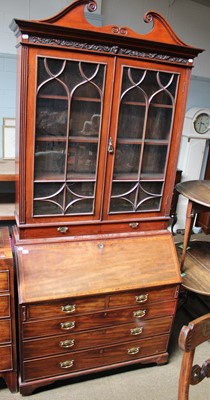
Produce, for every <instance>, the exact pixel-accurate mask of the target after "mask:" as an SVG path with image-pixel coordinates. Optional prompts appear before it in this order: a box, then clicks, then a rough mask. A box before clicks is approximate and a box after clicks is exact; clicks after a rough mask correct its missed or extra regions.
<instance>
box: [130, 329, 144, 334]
mask: <svg viewBox="0 0 210 400" xmlns="http://www.w3.org/2000/svg"><path fill="white" fill-rule="evenodd" d="M130 332H131V335H133V336H136V335H141V333H142V332H143V328H133V329H131V330H130Z"/></svg>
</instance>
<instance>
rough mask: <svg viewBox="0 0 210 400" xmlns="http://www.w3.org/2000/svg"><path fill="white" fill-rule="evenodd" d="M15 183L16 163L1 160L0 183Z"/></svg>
mask: <svg viewBox="0 0 210 400" xmlns="http://www.w3.org/2000/svg"><path fill="white" fill-rule="evenodd" d="M13 181H15V161H14V160H0V182H13Z"/></svg>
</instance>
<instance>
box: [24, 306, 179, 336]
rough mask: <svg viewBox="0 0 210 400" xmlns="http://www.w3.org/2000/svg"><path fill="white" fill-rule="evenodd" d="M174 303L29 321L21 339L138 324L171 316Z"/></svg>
mask: <svg viewBox="0 0 210 400" xmlns="http://www.w3.org/2000/svg"><path fill="white" fill-rule="evenodd" d="M175 309H176V301H174V300H171V301H168V302H162V303H154V304H147V305H141V306H139V305H138V306H135V307H130V308H123V309H116V310H107V311H103V312H97V313H92V314H85V315H78V316H76V315H75V316H68V317H66V316H65V317H63V318H55V319H49V320H45V321H29V322H25V323H23V338H24V339H26V338H33V337H34V338H35V337H43V336H49V335H56V334H61V333H66V334H69V332H71V331H73V332H74V331H84V330H88V329H90V330H92V329H95V328H100V327H101V328H102V327H104V326H112V325H118V324H122V323H128V322H134V323H136V322H138V321H140V320H144V319H150V318H156V317H163V316H167V315H173V314H174V312H175Z"/></svg>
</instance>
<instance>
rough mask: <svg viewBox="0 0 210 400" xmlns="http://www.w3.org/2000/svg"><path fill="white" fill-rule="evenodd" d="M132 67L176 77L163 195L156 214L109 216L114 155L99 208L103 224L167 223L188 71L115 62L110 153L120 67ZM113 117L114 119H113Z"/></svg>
mask: <svg viewBox="0 0 210 400" xmlns="http://www.w3.org/2000/svg"><path fill="white" fill-rule="evenodd" d="M124 66H125V67H129V66H131V67H134V68H140V69H146V70H148V71H161V72H166V73H167V72H168V73H174V74H176V75H177V76H178V81H177V93H176V98H175V105H174V109H173V116H172V126H171V135H170V138H169V144H168V153H167V159H166V168H165V172H164V177H163V193H162V202H161V207H160V209H159V210H157V211H151V212H150V211H147V212H145V211H142V212H135V213H123V212H121V213H113V214H111V213H109V204H110V196H111V189H112V177H113V169H114V153H113V154H110V155H109V156H108V163H107V172H106V187H105V199H104V206H103V220H104V221H110V222H111V221H112V222H113V221H126V220H135V221H136V220H142V219H149V220H155V219H160V218H162V219H163V218H166V219H168V217H169V213H170V204H171V199H172V193H173V186H174V180H175V174H176V168H175V165H176V160H175V158H177V157H178V156H176V155H177V154H178V151H179V145H180V137H181V134H180V133H181V130H182V123H181V122H180V121H181V119H182V116H183V115H184V109H185V103H186V97H187V93H186V90H185V81H186V80H187V79H188V76H187V75H188V74H189V71H187V70H185V69H184V68H182V67H181V66H177V65H173V64H171V65H170V64H167V65H165V64H164V63H157V62H151V61H139V60H133V59H122V58H119V59H118V60H117V64H116V71H115V74H116V81H115V87H114V93H113V111H112V116H111V126H110V137H111V138H112V143H113V147H114V150H115V149H116V139H117V138H116V136H117V129H118V119H119V106H118V104H119V99H120V93H121V77H122V68H123V67H124ZM113 115H114V117H113Z"/></svg>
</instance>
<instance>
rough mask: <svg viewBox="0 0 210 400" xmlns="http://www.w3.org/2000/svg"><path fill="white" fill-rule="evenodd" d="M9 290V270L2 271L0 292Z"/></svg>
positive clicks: (0, 273) (0, 272)
mask: <svg viewBox="0 0 210 400" xmlns="http://www.w3.org/2000/svg"><path fill="white" fill-rule="evenodd" d="M8 290H9V271H0V292H6V291H8Z"/></svg>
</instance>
